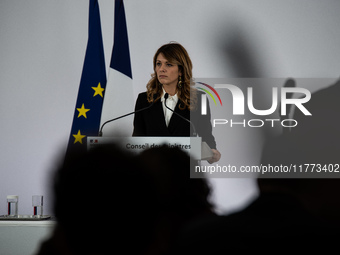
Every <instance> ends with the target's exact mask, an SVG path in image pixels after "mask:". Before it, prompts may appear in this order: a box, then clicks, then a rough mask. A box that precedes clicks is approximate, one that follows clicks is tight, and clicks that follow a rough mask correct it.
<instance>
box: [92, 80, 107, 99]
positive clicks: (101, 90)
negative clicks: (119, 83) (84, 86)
mask: <svg viewBox="0 0 340 255" xmlns="http://www.w3.org/2000/svg"><path fill="white" fill-rule="evenodd" d="M91 88H92V89H93V90H94V91H95V92H94V95H93V97H95V96H96V95H100V96H101V97H103V91H104V89H103V88H102V87H101V86H100V82H99V83H98V86H97V87H91Z"/></svg>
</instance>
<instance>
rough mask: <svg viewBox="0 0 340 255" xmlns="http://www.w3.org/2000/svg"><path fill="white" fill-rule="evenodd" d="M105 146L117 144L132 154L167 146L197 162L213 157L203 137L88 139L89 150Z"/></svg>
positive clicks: (97, 137)
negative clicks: (185, 153)
mask: <svg viewBox="0 0 340 255" xmlns="http://www.w3.org/2000/svg"><path fill="white" fill-rule="evenodd" d="M103 144H116V145H118V146H120V147H121V148H122V149H123V150H125V151H128V152H132V153H140V152H142V151H143V150H146V149H149V148H157V147H160V146H162V145H167V146H169V147H178V148H180V149H182V150H183V151H186V152H187V153H188V154H189V155H190V156H191V157H192V158H193V159H195V160H208V159H210V158H211V157H212V155H213V153H212V151H211V149H210V147H209V146H208V144H207V143H206V142H202V138H201V137H173V136H170V137H155V136H148V137H144V136H132V137H101V136H88V137H87V149H88V150H90V149H91V148H94V147H95V146H98V145H103Z"/></svg>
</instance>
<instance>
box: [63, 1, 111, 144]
mask: <svg viewBox="0 0 340 255" xmlns="http://www.w3.org/2000/svg"><path fill="white" fill-rule="evenodd" d="M88 27H89V30H88V42H87V48H86V53H85V59H84V65H83V71H82V75H81V79H80V85H79V91H78V98H77V102H76V107H75V111H74V116H73V124H72V128H71V134H70V138H69V144H68V150H70V149H86V140H87V136H93V135H98V131H99V128H100V118H101V111H102V105H103V98H104V92H105V86H106V70H105V58H104V49H103V40H102V31H101V24H100V12H99V4H98V0H90V2H89V24H88Z"/></svg>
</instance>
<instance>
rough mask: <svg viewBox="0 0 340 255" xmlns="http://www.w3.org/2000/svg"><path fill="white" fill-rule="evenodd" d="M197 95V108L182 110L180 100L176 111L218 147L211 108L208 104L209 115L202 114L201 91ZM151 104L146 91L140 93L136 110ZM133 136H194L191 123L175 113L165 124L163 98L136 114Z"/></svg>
mask: <svg viewBox="0 0 340 255" xmlns="http://www.w3.org/2000/svg"><path fill="white" fill-rule="evenodd" d="M198 93H199V94H198V96H197V106H198V107H197V109H195V110H192V111H189V110H188V109H185V110H180V109H179V104H180V102H181V101H180V100H178V103H177V105H176V107H175V112H176V113H178V114H180V115H181V116H183V117H184V118H186V119H188V120H190V121H192V122H193V124H194V126H195V129H196V132H197V134H198V136H200V137H202V140H203V141H205V142H206V143H207V144H208V145H209V146H210V148H212V149H216V142H215V138H214V136H213V135H212V126H211V122H210V118H211V115H210V108H209V103H208V104H207V115H201V113H200V109H201V108H200V105H201V96H200V95H201V94H200V93H201V92H198ZM148 106H150V103H149V102H148V101H147V94H146V92H143V93H140V94H139V95H138V98H137V101H136V106H135V111H137V110H140V109H143V108H145V107H148ZM133 125H134V130H133V134H132V135H133V136H192V134H193V128H192V127H191V125H190V123H189V122H188V121H186V120H183V119H182V118H181V117H179V116H177V115H176V114H175V113H174V114H173V115H172V117H171V119H170V123H169V126H168V127H167V126H166V124H165V117H164V112H163V106H162V102H161V100H158V101H157V102H155V103H154V105H153V106H151V107H150V108H148V109H146V110H144V111H141V112H138V113H136V114H135V117H134V121H133Z"/></svg>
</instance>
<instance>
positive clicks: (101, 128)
mask: <svg viewBox="0 0 340 255" xmlns="http://www.w3.org/2000/svg"><path fill="white" fill-rule="evenodd" d="M155 97H156V96H155V95H154V98H153V99H154V100H153V101H152V103H151V104H150V105H149V106H147V107H144V108H142V109H139V110H137V111H134V112H130V113H127V114H124V115H122V116H119V117H117V118H114V119H111V120H108V121H106V122H104V123H103V125H102V126H101V127H100V130H99V133H98V136H103V127H104V126H105V125H106V124H107V123H110V122H112V121H115V120H119V119H121V118H124V117H126V116H129V115H131V114H135V113H137V112H142V111H144V110H147V109H149V108H151V107H152V106H153V105H154V103H155Z"/></svg>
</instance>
